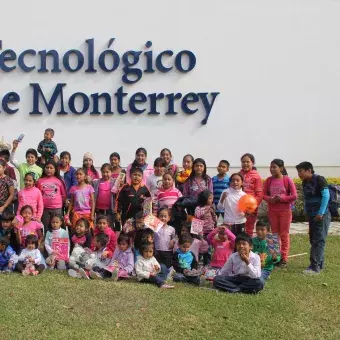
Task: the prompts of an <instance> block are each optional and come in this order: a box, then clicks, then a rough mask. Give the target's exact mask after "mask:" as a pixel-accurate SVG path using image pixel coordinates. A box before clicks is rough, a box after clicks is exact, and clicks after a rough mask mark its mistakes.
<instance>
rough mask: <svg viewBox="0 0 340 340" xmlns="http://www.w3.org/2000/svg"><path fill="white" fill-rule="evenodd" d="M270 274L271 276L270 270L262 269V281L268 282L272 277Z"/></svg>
mask: <svg viewBox="0 0 340 340" xmlns="http://www.w3.org/2000/svg"><path fill="white" fill-rule="evenodd" d="M270 274H271V271H270V270H266V269H262V270H261V279H263V281H266V280H268V277H269V276H270Z"/></svg>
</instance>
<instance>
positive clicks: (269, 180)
mask: <svg viewBox="0 0 340 340" xmlns="http://www.w3.org/2000/svg"><path fill="white" fill-rule="evenodd" d="M272 179H273V177H268V178H267V180H266V182H267V188H268V191H267V195H268V196H270V192H269V190H270V185H271V184H272ZM283 185H284V187H285V189H286V192H287V195H290V194H291V190H290V181H289V177H288V176H286V175H284V176H283ZM290 207H291V209H292V210H294V209H295V204H294V202H292V203H290Z"/></svg>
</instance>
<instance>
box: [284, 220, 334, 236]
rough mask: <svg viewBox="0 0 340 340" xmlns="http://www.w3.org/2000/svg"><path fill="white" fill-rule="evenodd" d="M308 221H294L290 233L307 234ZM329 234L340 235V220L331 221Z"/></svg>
mask: <svg viewBox="0 0 340 340" xmlns="http://www.w3.org/2000/svg"><path fill="white" fill-rule="evenodd" d="M307 233H308V223H307V222H300V223H292V224H291V225H290V234H307ZM328 235H340V222H331V225H330V227H329V231H328Z"/></svg>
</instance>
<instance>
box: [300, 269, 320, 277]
mask: <svg viewBox="0 0 340 340" xmlns="http://www.w3.org/2000/svg"><path fill="white" fill-rule="evenodd" d="M302 274H304V275H309V276H311V275H319V274H320V272H318V271H316V270H313V269H312V268H310V267H308V268H307V269H305V270H304V271H303V272H302Z"/></svg>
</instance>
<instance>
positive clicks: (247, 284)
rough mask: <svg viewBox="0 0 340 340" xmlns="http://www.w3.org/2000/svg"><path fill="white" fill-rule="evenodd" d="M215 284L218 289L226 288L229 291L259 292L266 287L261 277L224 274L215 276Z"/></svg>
mask: <svg viewBox="0 0 340 340" xmlns="http://www.w3.org/2000/svg"><path fill="white" fill-rule="evenodd" d="M213 283H214V286H215V288H217V289H221V290H225V291H227V292H229V293H253V294H255V293H258V292H259V291H260V290H262V289H263V287H264V281H263V280H262V279H261V278H256V279H253V278H251V277H249V276H241V275H239V276H222V275H217V276H215V277H214V281H213Z"/></svg>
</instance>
